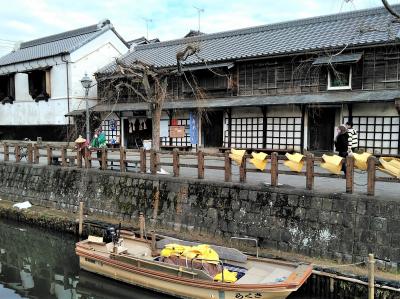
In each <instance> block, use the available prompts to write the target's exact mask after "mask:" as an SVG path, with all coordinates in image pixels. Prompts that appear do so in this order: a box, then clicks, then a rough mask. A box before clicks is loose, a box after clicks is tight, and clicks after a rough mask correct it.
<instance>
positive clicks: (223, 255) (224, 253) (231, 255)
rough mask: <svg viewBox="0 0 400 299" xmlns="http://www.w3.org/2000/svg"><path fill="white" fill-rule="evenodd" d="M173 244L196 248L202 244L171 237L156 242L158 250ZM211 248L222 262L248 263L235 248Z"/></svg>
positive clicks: (213, 246) (242, 254)
mask: <svg viewBox="0 0 400 299" xmlns="http://www.w3.org/2000/svg"><path fill="white" fill-rule="evenodd" d="M171 243H174V244H180V245H185V246H196V245H200V244H201V243H197V242H190V241H183V240H179V239H175V238H171V237H166V238H164V239H161V240H159V241H157V242H156V248H157V249H163V248H164V247H165V245H167V244H171ZM210 247H211V248H212V249H214V250H215V251H216V252H217V253H218V255H219V258H220V259H221V260H229V261H233V262H238V263H246V261H247V256H246V255H245V254H244V253H242V252H241V251H239V250H237V249H235V248H229V247H223V246H216V245H210Z"/></svg>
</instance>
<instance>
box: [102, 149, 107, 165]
mask: <svg viewBox="0 0 400 299" xmlns="http://www.w3.org/2000/svg"><path fill="white" fill-rule="evenodd" d="M106 169H107V151H106V149H105V148H104V147H103V148H102V149H101V170H106Z"/></svg>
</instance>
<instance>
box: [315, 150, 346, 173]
mask: <svg viewBox="0 0 400 299" xmlns="http://www.w3.org/2000/svg"><path fill="white" fill-rule="evenodd" d="M322 159H323V160H324V161H325V162H322V163H321V165H320V166H321V167H322V168H325V169H326V170H329V171H330V172H332V173H334V174H340V172H341V170H342V160H343V158H342V157H340V156H338V155H333V156H328V155H325V154H324V155H322Z"/></svg>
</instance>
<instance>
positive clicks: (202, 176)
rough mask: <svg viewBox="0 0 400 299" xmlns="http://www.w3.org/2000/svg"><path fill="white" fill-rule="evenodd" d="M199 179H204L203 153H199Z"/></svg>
mask: <svg viewBox="0 0 400 299" xmlns="http://www.w3.org/2000/svg"><path fill="white" fill-rule="evenodd" d="M197 165H198V166H197V177H198V178H199V179H204V153H203V151H198V152H197Z"/></svg>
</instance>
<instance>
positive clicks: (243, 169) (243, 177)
mask: <svg viewBox="0 0 400 299" xmlns="http://www.w3.org/2000/svg"><path fill="white" fill-rule="evenodd" d="M246 161H247V157H246V154H244V155H243V157H242V163H241V164H240V166H239V181H240V182H241V183H245V182H246Z"/></svg>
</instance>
